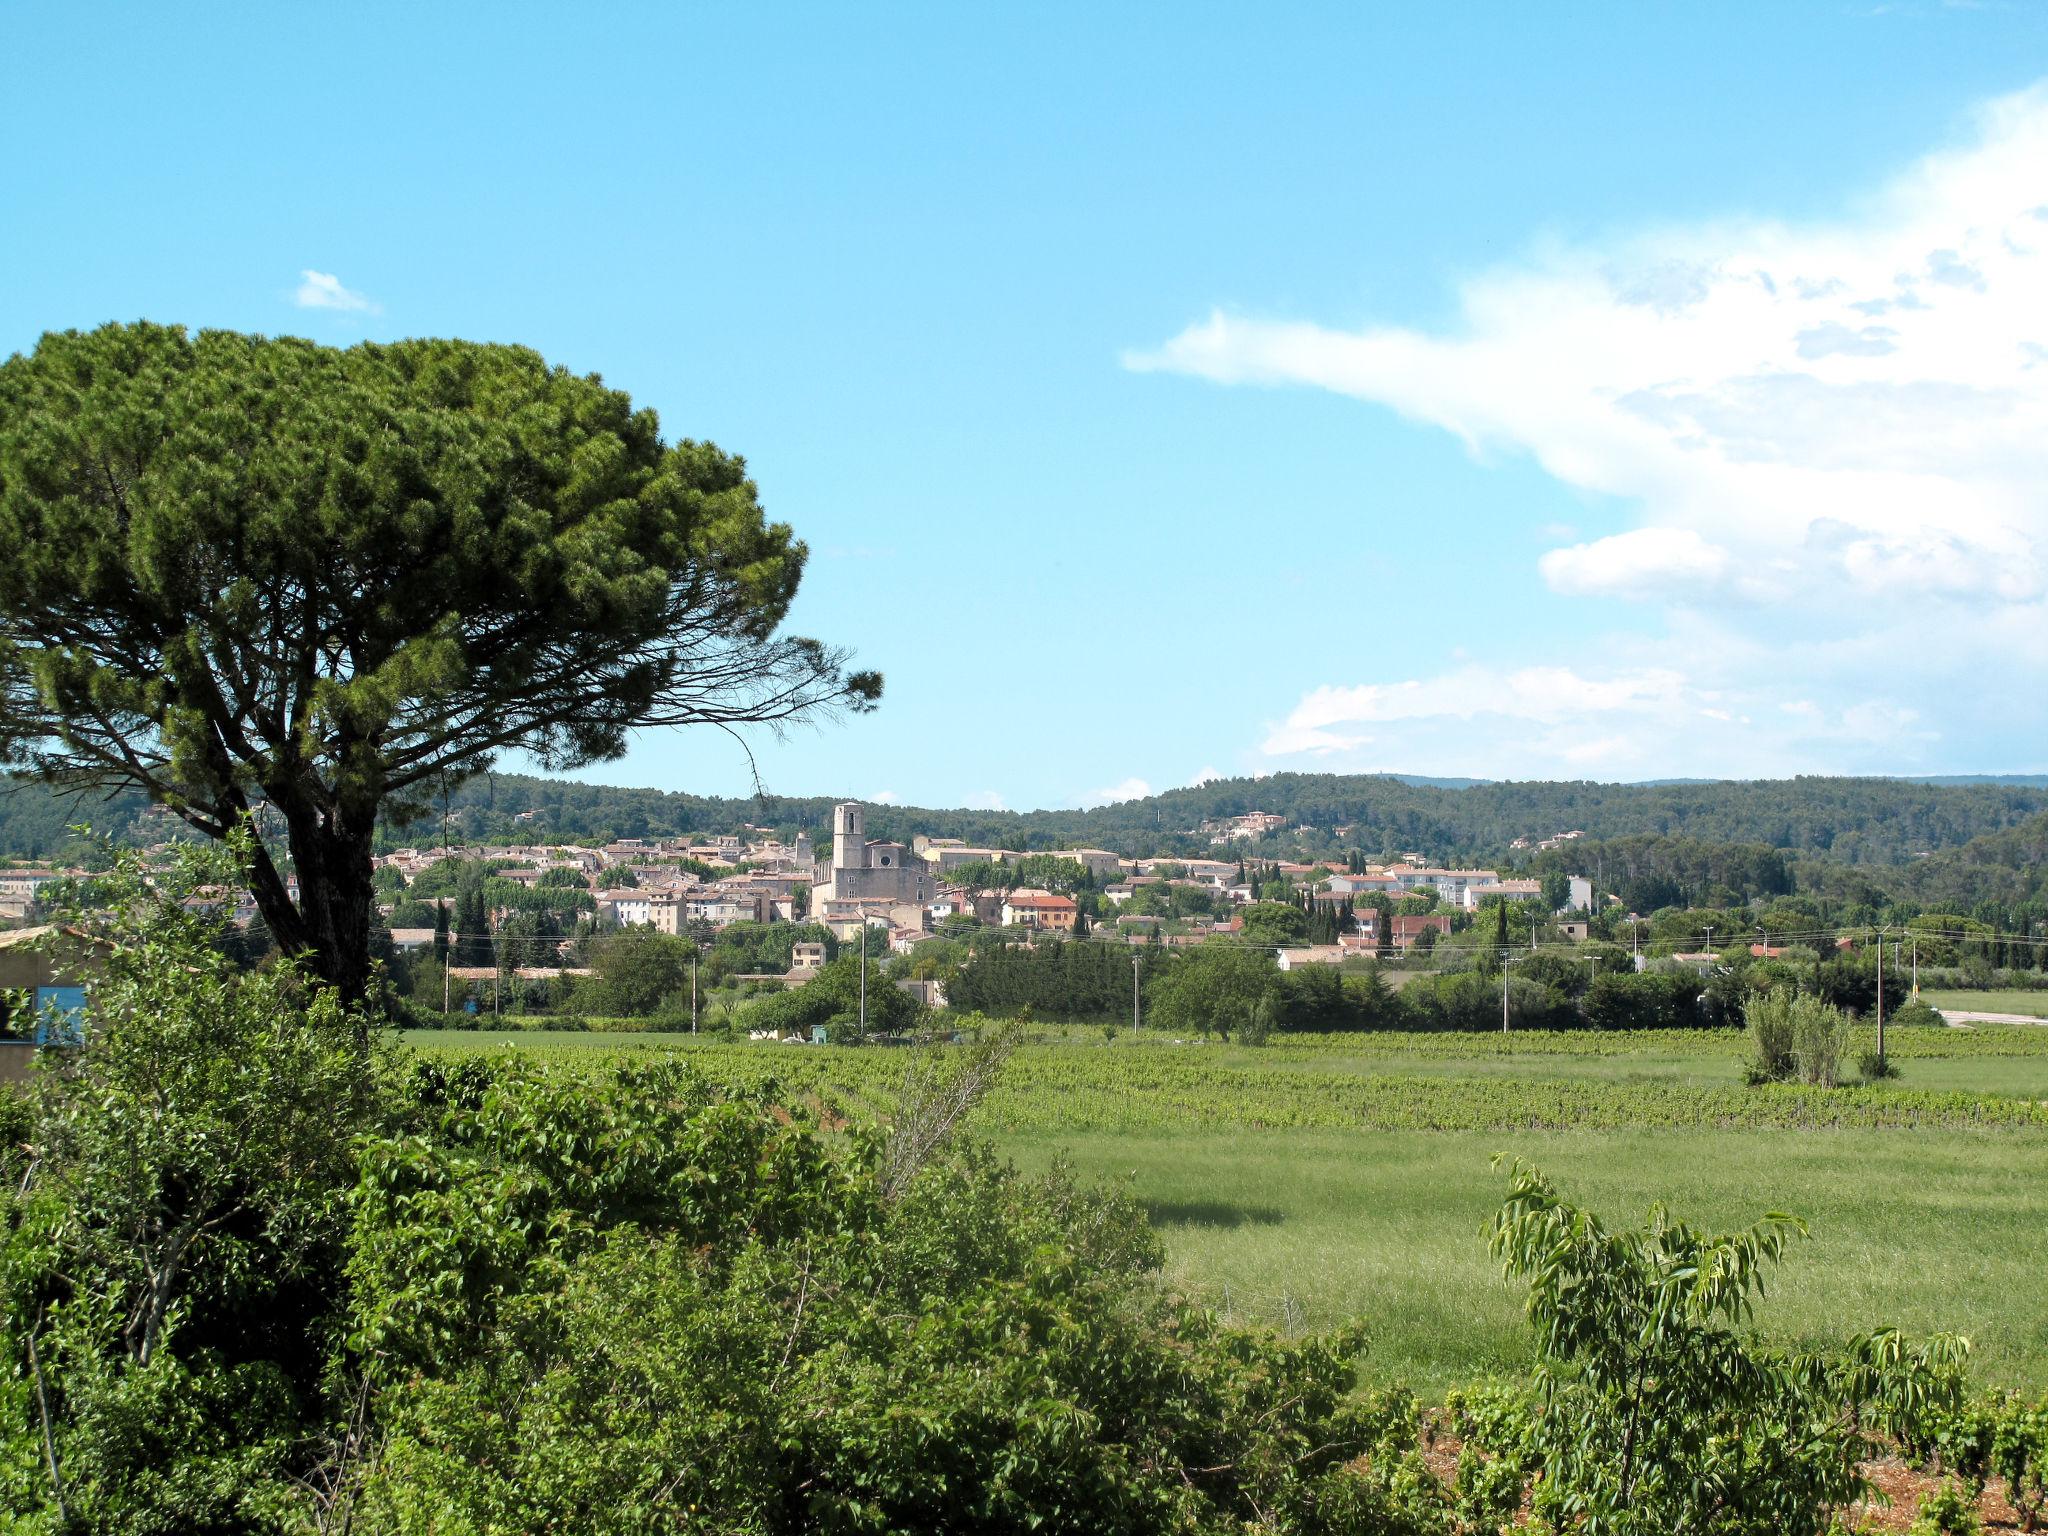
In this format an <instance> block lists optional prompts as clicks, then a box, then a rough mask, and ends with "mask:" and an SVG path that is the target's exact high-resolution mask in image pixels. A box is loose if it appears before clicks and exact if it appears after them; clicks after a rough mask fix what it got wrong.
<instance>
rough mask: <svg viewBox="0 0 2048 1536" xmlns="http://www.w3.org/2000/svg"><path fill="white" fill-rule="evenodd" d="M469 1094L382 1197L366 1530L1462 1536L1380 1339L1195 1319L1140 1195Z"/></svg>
mask: <svg viewBox="0 0 2048 1536" xmlns="http://www.w3.org/2000/svg"><path fill="white" fill-rule="evenodd" d="M479 1067H481V1069H480V1070H479V1069H478V1068H479ZM462 1073H463V1076H462V1077H461V1079H460V1080H459V1081H457V1080H454V1079H453V1077H452V1076H451V1074H448V1073H445V1072H443V1073H437V1074H434V1075H431V1076H423V1077H422V1078H421V1079H420V1080H419V1082H418V1083H417V1085H416V1087H415V1089H414V1092H413V1098H414V1101H415V1103H416V1105H417V1108H416V1109H415V1110H414V1111H413V1112H412V1113H411V1114H410V1115H409V1116H408V1117H407V1119H408V1120H409V1121H410V1122H411V1124H410V1127H409V1128H403V1130H404V1133H403V1134H399V1135H394V1136H392V1137H389V1138H386V1139H384V1140H382V1141H380V1142H379V1143H377V1144H375V1145H373V1146H372V1147H371V1148H370V1150H369V1152H368V1154H367V1156H366V1160H365V1166H364V1178H363V1183H362V1186H361V1190H360V1192H359V1194H358V1196H357V1199H356V1229H355V1230H356V1240H355V1257H354V1260H353V1263H352V1268H351V1273H352V1276H353V1278H354V1282H355V1286H354V1296H355V1301H354V1307H355V1315H354V1319H353V1321H354V1329H355V1336H356V1338H357V1339H358V1340H359V1341H360V1345H361V1347H362V1348H363V1349H364V1350H365V1351H366V1352H367V1358H368V1359H369V1360H370V1361H371V1362H372V1369H373V1375H374V1383H375V1389H376V1396H375V1411H376V1414H377V1416H378V1421H379V1424H380V1428H381V1431H382V1435H383V1439H382V1442H381V1450H380V1452H379V1455H378V1458H377V1460H376V1463H375V1465H374V1466H373V1467H372V1468H371V1469H370V1470H369V1473H368V1477H367V1481H366V1484H365V1486H364V1489H363V1496H362V1515H361V1519H360V1520H359V1524H361V1525H362V1526H363V1527H364V1528H366V1529H377V1530H385V1531H393V1532H414V1531H417V1532H425V1531H429V1530H487V1529H502V1530H541V1529H556V1530H571V1529H573V1530H578V1531H589V1532H599V1533H604V1532H629V1531H630V1532H642V1531H662V1530H704V1531H725V1530H752V1531H772V1530H796V1529H835V1530H849V1531H851V1530H877V1531H879V1530H902V1531H940V1530H1017V1531H1022V1530H1027V1529H1029V1530H1038V1531H1049V1532H1058V1531H1073V1532H1082V1531H1101V1530H1125V1531H1166V1530H1175V1531H1181V1530H1185V1531H1218V1532H1220V1531H1223V1530H1238V1529H1243V1528H1245V1526H1246V1525H1247V1523H1249V1522H1252V1521H1254V1520H1259V1521H1262V1522H1263V1527H1262V1528H1265V1529H1270V1530H1274V1531H1299V1532H1304V1533H1305V1532H1312V1531H1331V1532H1336V1531H1343V1530H1360V1531H1365V1530H1372V1531H1388V1532H1396V1531H1407V1532H1414V1533H1416V1536H1421V1533H1423V1532H1426V1531H1427V1532H1431V1533H1435V1532H1441V1531H1442V1529H1443V1515H1442V1500H1441V1497H1440V1495H1438V1494H1437V1492H1436V1488H1435V1484H1434V1482H1433V1480H1432V1479H1430V1478H1429V1476H1428V1474H1427V1472H1426V1471H1425V1470H1424V1469H1423V1467H1422V1465H1421V1463H1420V1460H1419V1457H1418V1455H1417V1454H1416V1452H1415V1449H1414V1438H1415V1421H1414V1413H1413V1404H1412V1402H1410V1401H1408V1400H1406V1399H1402V1400H1401V1402H1400V1403H1399V1404H1397V1405H1388V1404H1385V1403H1378V1404H1375V1403H1374V1402H1372V1401H1370V1400H1368V1401H1366V1402H1363V1403H1360V1402H1355V1401H1354V1400H1353V1399H1352V1395H1351V1389H1352V1386H1353V1378H1354V1368H1353V1364H1352V1362H1353V1359H1354V1357H1355V1355H1356V1353H1357V1351H1358V1349H1359V1345H1360V1338H1359V1336H1358V1335H1357V1334H1356V1333H1355V1332H1345V1333H1339V1334H1335V1335H1332V1336H1329V1337H1323V1338H1311V1339H1306V1340H1301V1341H1297V1342H1281V1341H1279V1340H1277V1339H1275V1338H1274V1337H1273V1336H1271V1335H1269V1334H1265V1333H1261V1332H1254V1331H1245V1330H1239V1329H1234V1328H1230V1327H1226V1326H1225V1325H1223V1324H1222V1323H1220V1322H1219V1321H1218V1320H1217V1319H1216V1318H1215V1317H1214V1316H1212V1315H1211V1314H1209V1313H1207V1312H1206V1311H1203V1310H1201V1309H1199V1308H1196V1307H1193V1306H1190V1305H1187V1304H1184V1303H1182V1302H1180V1301H1177V1300H1176V1299H1174V1298H1173V1297H1172V1296H1171V1295H1170V1294H1169V1293H1167V1292H1166V1291H1164V1290H1163V1289H1162V1288H1161V1287H1160V1286H1159V1285H1158V1284H1157V1283H1156V1278H1155V1276H1156V1270H1157V1266H1158V1265H1159V1263H1160V1260H1161V1249H1160V1246H1159V1243H1158V1240H1157V1239H1156V1238H1155V1237H1154V1236H1153V1235H1152V1233H1151V1232H1150V1230H1149V1229H1148V1228H1147V1226H1146V1224H1145V1222H1144V1219H1143V1216H1142V1214H1141V1212H1140V1211H1139V1209H1138V1208H1137V1207H1136V1206H1135V1205H1134V1204H1133V1203H1132V1202H1130V1201H1129V1200H1128V1199H1127V1198H1125V1197H1123V1196H1121V1195H1118V1194H1104V1193H1096V1192H1091V1191H1087V1190H1083V1189H1081V1188H1079V1187H1077V1186H1076V1185H1075V1184H1074V1183H1073V1182H1072V1181H1071V1179H1070V1178H1068V1177H1067V1176H1066V1175H1065V1174H1063V1173H1060V1172H1057V1171H1056V1172H1055V1173H1053V1174H1052V1175H1050V1176H1047V1177H1044V1178H1025V1177H1023V1176H1021V1175H1019V1174H1017V1173H1015V1172H1014V1171H1013V1170H1011V1169H1010V1168H1008V1167H1007V1166H1006V1165H1004V1164H1002V1163H1000V1162H999V1161H998V1160H997V1159H996V1158H995V1157H994V1156H993V1155H992V1154H991V1153H989V1152H988V1151H987V1150H986V1149H984V1148H981V1147H979V1146H977V1145H974V1144H967V1145H963V1146H959V1147H956V1148H954V1149H953V1150H951V1151H950V1152H946V1153H944V1154H943V1155H940V1156H937V1157H935V1158H933V1159H931V1160H929V1161H927V1162H925V1163H924V1164H923V1165H922V1166H920V1167H916V1168H915V1169H914V1170H913V1171H912V1172H911V1173H910V1174H909V1176H908V1177H907V1178H904V1179H902V1180H901V1181H900V1183H892V1184H885V1183H884V1182H883V1181H882V1180H881V1178H880V1177H879V1174H880V1171H881V1170H882V1169H883V1168H884V1167H887V1166H892V1164H891V1160H890V1158H889V1156H888V1154H887V1146H888V1144H887V1142H886V1141H884V1140H883V1139H882V1138H881V1137H879V1136H877V1135H875V1134H871V1133H867V1132H856V1133H854V1134H853V1135H851V1136H849V1137H845V1138H838V1139H834V1138H827V1137H825V1136H823V1135H821V1134H820V1133H819V1132H817V1131H816V1130H815V1129H814V1128H813V1127H812V1126H811V1125H810V1124H809V1123H808V1119H807V1117H806V1116H805V1115H804V1114H803V1113H802V1112H801V1111H798V1110H796V1109H794V1108H793V1107H785V1106H782V1105H779V1104H777V1103H776V1102H775V1100H774V1099H773V1098H771V1097H769V1096H768V1095H766V1094H765V1093H734V1092H727V1091H723V1090H720V1089H717V1088H715V1087H713V1086H712V1085H711V1084H710V1083H708V1082H707V1081H706V1080H705V1079H703V1078H702V1077H701V1076H699V1075H698V1074H696V1073H694V1072H692V1071H690V1070H689V1069H688V1068H687V1067H683V1066H681V1065H676V1064H663V1065H659V1066H652V1067H617V1068H614V1069H613V1070H611V1071H610V1072H608V1073H603V1074H592V1075H587V1076H586V1075H581V1074H579V1075H575V1076H573V1077H571V1076H566V1075H560V1074H548V1073H546V1072H544V1071H542V1070H539V1069H537V1068H535V1067H533V1066H530V1065H528V1064H526V1063H523V1062H518V1061H514V1062H509V1063H500V1062H495V1061H494V1062H491V1063H489V1064H487V1065H483V1064H468V1065H466V1066H465V1067H464V1068H463V1069H462Z"/></svg>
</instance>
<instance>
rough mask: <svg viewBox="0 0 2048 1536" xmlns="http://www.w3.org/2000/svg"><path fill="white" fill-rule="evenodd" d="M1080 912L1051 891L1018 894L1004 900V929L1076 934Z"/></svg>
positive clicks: (1066, 900)
mask: <svg viewBox="0 0 2048 1536" xmlns="http://www.w3.org/2000/svg"><path fill="white" fill-rule="evenodd" d="M1078 910H1079V909H1078V908H1076V907H1075V905H1074V903H1073V902H1072V901H1070V900H1068V899H1067V898H1066V897H1064V896H1055V895H1053V894H1052V893H1051V892H1050V891H1033V890H1024V889H1019V890H1014V891H1012V892H1010V894H1009V895H1008V896H1006V897H1004V898H1003V912H1002V916H1003V926H1004V927H1005V928H1050V929H1054V930H1057V931H1059V932H1062V933H1072V932H1073V931H1074V917H1075V914H1076V913H1077V911H1078Z"/></svg>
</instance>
